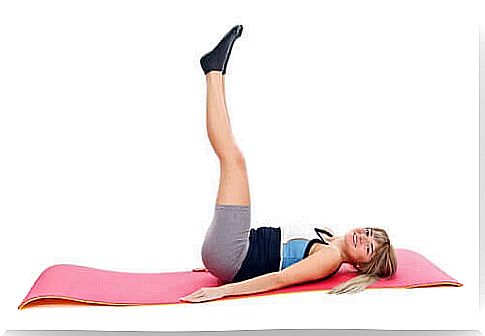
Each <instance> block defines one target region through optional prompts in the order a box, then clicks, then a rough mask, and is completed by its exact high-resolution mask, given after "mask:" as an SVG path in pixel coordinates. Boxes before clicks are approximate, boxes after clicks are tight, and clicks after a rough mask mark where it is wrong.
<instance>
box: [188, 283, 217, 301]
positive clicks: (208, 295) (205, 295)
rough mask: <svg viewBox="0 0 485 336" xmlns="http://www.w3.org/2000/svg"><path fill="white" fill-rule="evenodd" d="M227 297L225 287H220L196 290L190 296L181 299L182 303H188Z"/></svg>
mask: <svg viewBox="0 0 485 336" xmlns="http://www.w3.org/2000/svg"><path fill="white" fill-rule="evenodd" d="M224 296H226V293H225V289H224V288H223V286H219V287H202V288H201V289H199V290H196V291H195V292H193V293H192V294H189V295H187V296H185V297H183V298H180V299H179V300H181V301H186V302H204V301H212V300H217V299H220V298H223V297H224Z"/></svg>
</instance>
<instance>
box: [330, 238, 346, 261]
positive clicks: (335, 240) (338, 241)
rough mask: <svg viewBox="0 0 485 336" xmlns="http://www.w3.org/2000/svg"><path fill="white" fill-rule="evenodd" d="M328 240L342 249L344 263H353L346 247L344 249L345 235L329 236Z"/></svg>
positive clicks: (341, 254)
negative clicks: (346, 251)
mask: <svg viewBox="0 0 485 336" xmlns="http://www.w3.org/2000/svg"><path fill="white" fill-rule="evenodd" d="M328 242H329V243H330V244H332V245H334V246H336V247H337V248H338V250H339V251H340V256H341V258H342V263H351V260H350V258H349V257H348V256H347V254H346V253H345V249H344V245H345V237H344V236H338V237H333V238H328Z"/></svg>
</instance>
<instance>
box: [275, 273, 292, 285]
mask: <svg viewBox="0 0 485 336" xmlns="http://www.w3.org/2000/svg"><path fill="white" fill-rule="evenodd" d="M273 277H274V286H275V289H280V288H284V287H287V286H290V285H291V279H289V278H288V274H286V273H283V272H274V273H273Z"/></svg>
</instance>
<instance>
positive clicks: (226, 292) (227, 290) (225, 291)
mask: <svg viewBox="0 0 485 336" xmlns="http://www.w3.org/2000/svg"><path fill="white" fill-rule="evenodd" d="M219 288H220V289H221V294H222V295H223V296H231V295H233V289H234V285H233V284H225V285H222V286H220V287H219Z"/></svg>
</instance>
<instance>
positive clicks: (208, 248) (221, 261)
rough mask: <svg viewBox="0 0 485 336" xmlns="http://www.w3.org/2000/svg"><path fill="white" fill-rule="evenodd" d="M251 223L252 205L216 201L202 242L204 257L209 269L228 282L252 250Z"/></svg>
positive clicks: (203, 259)
mask: <svg viewBox="0 0 485 336" xmlns="http://www.w3.org/2000/svg"><path fill="white" fill-rule="evenodd" d="M250 227H251V207H250V205H229V204H216V205H215V211H214V218H213V219H212V223H211V225H210V227H209V229H208V230H207V233H206V236H205V240H204V243H203V245H202V261H203V262H204V265H205V267H206V268H207V270H208V271H209V272H211V273H212V274H213V275H215V276H216V277H218V278H219V279H221V280H223V281H224V282H230V281H231V280H232V279H233V278H234V276H235V275H236V273H237V271H239V268H240V267H241V264H242V262H243V260H244V258H245V257H246V255H247V252H248V248H249V233H250Z"/></svg>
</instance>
